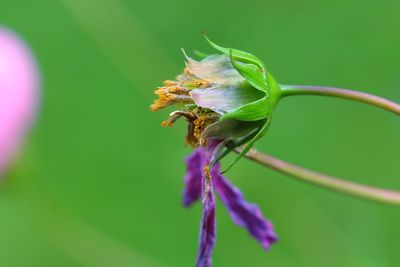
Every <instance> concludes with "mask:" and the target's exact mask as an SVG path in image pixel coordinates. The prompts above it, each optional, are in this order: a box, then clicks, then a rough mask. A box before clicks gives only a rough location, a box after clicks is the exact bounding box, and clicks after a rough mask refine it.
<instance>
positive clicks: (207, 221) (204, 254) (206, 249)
mask: <svg viewBox="0 0 400 267" xmlns="http://www.w3.org/2000/svg"><path fill="white" fill-rule="evenodd" d="M203 177H204V176H203ZM202 180H203V192H204V191H205V187H206V181H205V180H206V179H205V178H204V179H202ZM203 194H204V193H203ZM215 224H216V223H215V198H214V192H213V189H212V188H211V190H210V191H209V192H208V193H207V195H206V196H205V198H204V200H203V216H202V220H201V229H200V243H199V252H198V255H197V263H196V267H210V266H211V264H212V252H213V249H214V245H215V237H216V227H215Z"/></svg>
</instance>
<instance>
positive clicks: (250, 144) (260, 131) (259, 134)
mask: <svg viewBox="0 0 400 267" xmlns="http://www.w3.org/2000/svg"><path fill="white" fill-rule="evenodd" d="M269 125H270V119H267V120H266V122H265V124H264V125H263V126H262V127H261V128H259V129H258V132H257V133H256V134H255V135H254V136H253V137H252V139H251V140H250V141H249V142H248V143H247V145H246V146H245V147H244V148H243V149H242V151H241V152H240V153H239V155H238V156H237V157H236V158H235V159H234V160H233V161H232V162H231V163H230V164H229V166H228V167H227V168H226V169H225V170H224V171H222V173H226V172H227V171H229V170H230V169H231V168H232V167H233V166H234V165H235V164H236V163H237V162H238V161H239V160H240V159H241V158H243V156H244V155H246V154H247V152H249V151H250V149H252V148H253V146H254V144H255V143H256V142H257V140H258V139H260V138H261V137H262V136H263V135H264V134H265V133H266V132H267V130H268V128H269ZM234 148H235V147H234ZM234 148H230V149H231V150H233V149H234ZM220 158H221V157H220Z"/></svg>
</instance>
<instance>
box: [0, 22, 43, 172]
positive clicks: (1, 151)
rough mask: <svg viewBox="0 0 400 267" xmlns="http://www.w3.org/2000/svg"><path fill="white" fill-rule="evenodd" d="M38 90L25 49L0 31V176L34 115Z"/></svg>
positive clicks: (36, 79)
mask: <svg viewBox="0 0 400 267" xmlns="http://www.w3.org/2000/svg"><path fill="white" fill-rule="evenodd" d="M38 89H39V78H38V73H37V68H36V64H35V61H34V59H33V57H32V55H31V53H30V51H29V49H28V48H27V47H26V46H25V44H24V43H23V42H22V40H20V39H19V38H18V37H17V36H15V35H14V34H13V33H11V32H10V31H8V30H5V29H4V28H1V27H0V174H1V172H2V171H4V170H5V168H6V167H7V165H8V164H9V163H10V161H11V160H12V158H13V157H14V156H15V154H16V152H17V150H18V148H19V147H20V145H21V142H22V140H23V138H24V136H25V134H26V131H27V130H28V128H29V126H30V124H31V121H32V119H33V117H34V115H35V113H36V112H35V111H36V105H37V100H38V94H39V93H38Z"/></svg>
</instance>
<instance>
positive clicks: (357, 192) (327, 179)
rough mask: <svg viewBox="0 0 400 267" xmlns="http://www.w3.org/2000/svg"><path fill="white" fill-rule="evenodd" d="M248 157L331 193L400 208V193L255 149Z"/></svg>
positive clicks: (238, 151)
mask: <svg viewBox="0 0 400 267" xmlns="http://www.w3.org/2000/svg"><path fill="white" fill-rule="evenodd" d="M235 151H236V152H237V153H240V151H241V148H238V149H236V150H235ZM246 157H247V158H248V159H250V160H253V161H255V162H257V163H259V164H261V165H263V166H266V167H269V168H271V169H273V170H276V171H278V172H281V173H283V174H286V175H289V176H291V177H293V178H296V179H298V180H300V181H303V182H307V183H310V184H314V185H316V186H319V187H322V188H325V189H328V190H331V191H335V192H338V193H342V194H346V195H349V196H353V197H361V198H364V199H368V200H373V201H377V202H381V203H386V204H394V205H399V206H400V192H396V191H391V190H385V189H380V188H375V187H372V186H366V185H362V184H357V183H353V182H349V181H344V180H341V179H338V178H336V177H333V176H329V175H325V174H322V173H318V172H315V171H311V170H308V169H305V168H302V167H299V166H296V165H294V164H290V163H287V162H285V161H282V160H280V159H277V158H274V157H272V156H269V155H266V154H263V153H260V152H258V151H256V150H255V149H252V150H250V151H249V152H248V153H247V154H246Z"/></svg>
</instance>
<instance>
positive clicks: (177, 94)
mask: <svg viewBox="0 0 400 267" xmlns="http://www.w3.org/2000/svg"><path fill="white" fill-rule="evenodd" d="M207 40H208V42H209V43H210V44H211V46H212V47H214V48H216V49H217V50H218V51H220V52H222V54H213V55H209V56H205V57H204V58H203V59H202V60H200V61H197V60H194V59H193V58H190V57H189V56H187V55H186V53H184V55H185V59H186V68H185V69H184V71H183V73H182V74H180V75H178V76H177V78H176V80H174V81H171V80H167V81H165V82H164V86H162V87H159V88H157V90H156V91H155V93H156V95H157V96H158V99H156V100H155V101H154V103H153V104H152V105H151V110H153V111H158V110H160V109H162V108H165V107H168V106H171V105H175V106H178V109H177V110H175V111H174V112H172V113H171V115H170V118H169V119H168V120H166V121H164V122H163V123H162V125H163V126H172V125H173V124H174V123H175V121H176V120H178V119H179V118H181V117H184V118H186V120H187V121H188V132H187V137H186V143H188V144H190V145H192V146H193V147H198V146H204V145H205V144H206V142H207V140H208V139H210V138H212V139H220V140H223V141H224V145H227V147H228V150H227V151H225V152H224V153H221V154H220V155H221V156H224V155H226V154H227V153H228V152H229V151H231V150H232V149H233V148H235V147H237V146H240V145H243V144H247V147H246V148H245V149H244V150H243V153H242V154H241V155H240V156H239V157H238V158H237V160H238V159H239V158H240V157H242V156H243V155H244V154H245V153H246V152H247V151H248V150H249V149H250V148H251V147H252V146H253V145H254V143H255V141H257V140H258V139H259V138H260V137H261V136H262V135H263V134H264V133H265V131H266V130H267V128H268V125H269V123H270V120H271V115H272V111H273V109H274V107H275V105H276V102H277V100H278V98H279V93H280V90H279V85H278V83H277V82H276V81H275V79H274V78H273V77H272V76H271V75H270V74H269V73H268V72H267V70H266V68H265V66H264V64H263V63H262V62H261V61H260V60H259V59H258V58H257V57H255V56H254V55H252V54H250V53H247V52H243V51H240V50H236V49H228V48H223V47H221V46H218V45H217V44H215V43H213V42H212V41H210V40H209V39H208V38H207ZM221 147H223V146H221ZM237 160H236V161H237ZM236 161H235V162H236ZM235 162H233V163H232V165H233V164H234V163H235ZM232 165H231V166H232ZM231 166H230V167H231Z"/></svg>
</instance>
